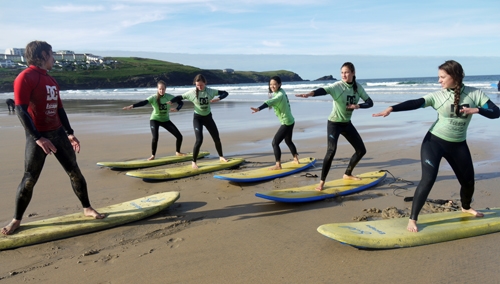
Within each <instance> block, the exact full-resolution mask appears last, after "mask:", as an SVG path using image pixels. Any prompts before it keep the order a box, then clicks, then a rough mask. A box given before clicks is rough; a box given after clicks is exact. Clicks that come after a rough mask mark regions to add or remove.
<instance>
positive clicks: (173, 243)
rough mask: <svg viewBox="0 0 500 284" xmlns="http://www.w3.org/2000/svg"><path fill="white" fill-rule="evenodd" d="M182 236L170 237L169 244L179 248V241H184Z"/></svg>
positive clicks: (171, 246)
mask: <svg viewBox="0 0 500 284" xmlns="http://www.w3.org/2000/svg"><path fill="white" fill-rule="evenodd" d="M183 240H184V239H182V238H175V239H169V240H168V242H167V245H170V248H178V247H179V245H180V244H178V242H181V241H183Z"/></svg>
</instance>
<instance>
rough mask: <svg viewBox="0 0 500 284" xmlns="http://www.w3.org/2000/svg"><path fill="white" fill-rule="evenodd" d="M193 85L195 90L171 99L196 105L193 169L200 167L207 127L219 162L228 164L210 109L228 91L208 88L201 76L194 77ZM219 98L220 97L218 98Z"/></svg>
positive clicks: (175, 101) (226, 94)
mask: <svg viewBox="0 0 500 284" xmlns="http://www.w3.org/2000/svg"><path fill="white" fill-rule="evenodd" d="M193 84H194V85H195V86H196V88H195V89H194V90H191V91H188V92H186V93H184V94H182V95H180V96H176V97H175V98H173V99H171V100H170V102H172V103H179V102H181V101H182V100H183V99H185V100H189V101H191V102H192V103H193V104H194V117H193V128H194V134H195V136H196V142H195V143H194V147H193V163H192V167H193V169H197V168H198V165H197V164H196V160H197V157H198V153H199V152H200V148H201V144H202V143H203V126H205V127H206V128H207V130H208V133H210V136H212V139H213V140H214V143H215V148H216V150H217V153H218V154H219V160H220V161H221V162H227V159H226V158H224V156H223V154H222V143H221V141H220V137H219V130H218V129H217V125H216V124H215V121H214V119H213V118H212V111H211V109H210V103H215V102H218V101H220V100H222V99H224V98H225V97H227V96H228V95H229V94H228V93H227V92H226V91H219V90H215V89H212V88H208V87H207V86H206V85H207V80H206V79H205V77H204V76H203V75H201V74H198V75H196V76H195V77H194V80H193ZM216 96H218V97H216Z"/></svg>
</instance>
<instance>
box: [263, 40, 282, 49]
mask: <svg viewBox="0 0 500 284" xmlns="http://www.w3.org/2000/svg"><path fill="white" fill-rule="evenodd" d="M262 44H263V45H264V46H267V47H281V46H282V45H281V42H279V41H268V40H264V41H262Z"/></svg>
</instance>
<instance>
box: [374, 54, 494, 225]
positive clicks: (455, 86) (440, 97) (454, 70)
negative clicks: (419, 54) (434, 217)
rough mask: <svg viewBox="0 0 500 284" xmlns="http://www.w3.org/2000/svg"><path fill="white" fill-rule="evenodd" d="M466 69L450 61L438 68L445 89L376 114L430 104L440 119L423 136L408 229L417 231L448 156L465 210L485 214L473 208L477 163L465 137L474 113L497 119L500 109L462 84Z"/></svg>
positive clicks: (480, 94)
mask: <svg viewBox="0 0 500 284" xmlns="http://www.w3.org/2000/svg"><path fill="white" fill-rule="evenodd" d="M464 76H465V74H464V71H463V69H462V65H460V63H458V62H456V61H453V60H448V61H446V62H445V63H443V64H441V65H440V66H439V68H438V81H439V83H440V84H441V87H442V89H441V90H440V91H437V92H433V93H430V94H427V95H425V96H423V97H422V98H420V99H416V100H408V101H406V102H402V103H400V104H397V105H394V106H391V107H388V108H387V109H385V110H384V111H382V112H380V113H376V114H373V116H374V117H378V116H383V117H386V116H388V115H389V114H391V112H397V111H407V110H415V109H418V108H424V107H429V106H431V107H432V108H434V109H435V110H436V111H437V112H438V119H437V120H436V122H434V124H433V125H432V126H431V128H430V129H429V131H428V132H427V134H426V135H425V137H424V140H423V142H422V146H421V150H420V163H421V166H422V178H421V179H420V183H419V184H418V186H417V189H416V190H415V194H414V196H413V204H412V207H411V215H410V220H409V221H408V227H407V230H408V231H410V232H418V228H417V219H418V214H419V213H420V210H421V209H422V207H423V206H424V204H425V201H426V200H427V196H428V195H429V193H430V191H431V189H432V186H433V185H434V182H435V181H436V177H437V174H438V170H439V163H440V162H441V158H443V157H444V158H445V159H446V160H447V161H448V163H449V164H450V166H451V168H452V169H453V172H455V175H456V176H457V179H458V182H459V183H460V186H461V187H460V199H461V203H462V211H463V212H466V213H470V214H472V215H474V216H476V217H483V216H484V214H483V213H481V212H479V211H476V210H474V209H473V208H472V207H471V202H472V195H473V194H474V165H473V164H472V158H471V154H470V151H469V146H468V145H467V141H466V136H467V128H468V126H469V122H470V120H471V119H472V115H473V114H475V113H479V114H480V115H482V116H484V117H487V118H490V119H494V118H498V117H499V116H500V110H499V108H498V106H496V105H495V104H494V103H493V102H491V100H490V99H489V98H488V96H486V95H485V94H484V92H483V91H481V90H480V89H477V88H473V87H468V86H465V85H464V84H463V82H462V81H463V79H464Z"/></svg>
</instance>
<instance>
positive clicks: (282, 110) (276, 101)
mask: <svg viewBox="0 0 500 284" xmlns="http://www.w3.org/2000/svg"><path fill="white" fill-rule="evenodd" d="M265 103H266V104H267V105H268V106H269V107H273V108H274V113H275V114H276V116H277V117H278V119H279V120H280V123H281V124H282V125H287V126H288V125H292V124H294V123H295V119H294V118H293V115H292V109H291V108H290V102H288V96H287V95H286V93H285V91H283V89H281V88H280V89H279V90H278V91H277V92H274V93H273V94H272V98H270V99H269V100H267V101H265Z"/></svg>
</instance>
